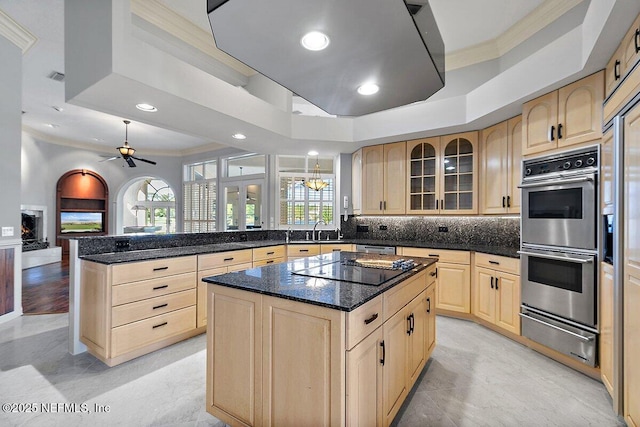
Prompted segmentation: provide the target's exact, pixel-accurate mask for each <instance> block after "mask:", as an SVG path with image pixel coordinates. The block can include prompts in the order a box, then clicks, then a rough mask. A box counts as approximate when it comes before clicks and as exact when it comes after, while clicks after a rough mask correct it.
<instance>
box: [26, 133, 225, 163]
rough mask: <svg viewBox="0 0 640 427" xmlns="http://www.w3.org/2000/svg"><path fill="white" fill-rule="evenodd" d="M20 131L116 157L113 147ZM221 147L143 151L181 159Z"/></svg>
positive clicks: (58, 143)
mask: <svg viewBox="0 0 640 427" xmlns="http://www.w3.org/2000/svg"><path fill="white" fill-rule="evenodd" d="M22 131H23V132H25V133H27V134H29V135H31V136H33V137H34V138H37V139H38V140H40V141H44V142H47V143H50V144H55V145H62V146H65V147H71V148H77V149H79V150H85V151H95V152H98V153H103V154H113V155H114V156H115V155H117V153H116V151H115V149H116V147H115V146H113V147H110V146H105V145H97V144H91V143H87V142H82V141H77V140H73V139H68V138H62V137H59V136H55V135H49V134H47V133H44V132H41V131H39V130H37V129H34V128H32V127H29V126H26V125H22ZM222 147H224V145H221V144H218V143H215V142H212V143H209V144H206V145H201V146H199V147H195V148H192V149H187V150H147V149H145V150H144V154H145V156H147V155H149V156H164V157H181V156H186V155H189V154H200V153H205V152H207V151H212V150H218V149H220V148H222Z"/></svg>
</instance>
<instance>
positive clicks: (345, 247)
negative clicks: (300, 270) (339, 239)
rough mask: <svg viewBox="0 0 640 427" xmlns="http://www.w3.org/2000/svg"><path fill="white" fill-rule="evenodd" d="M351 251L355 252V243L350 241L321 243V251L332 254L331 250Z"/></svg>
mask: <svg viewBox="0 0 640 427" xmlns="http://www.w3.org/2000/svg"><path fill="white" fill-rule="evenodd" d="M341 251H351V252H353V245H350V244H348V243H335V244H332V243H329V244H324V243H323V244H321V245H320V253H323V254H330V253H331V252H341Z"/></svg>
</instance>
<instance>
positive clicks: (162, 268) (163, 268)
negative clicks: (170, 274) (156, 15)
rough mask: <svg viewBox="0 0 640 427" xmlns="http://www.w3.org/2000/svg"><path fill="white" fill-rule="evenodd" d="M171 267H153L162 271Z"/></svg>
mask: <svg viewBox="0 0 640 427" xmlns="http://www.w3.org/2000/svg"><path fill="white" fill-rule="evenodd" d="M168 269H169V267H156V268H154V269H153V271H162V270H168Z"/></svg>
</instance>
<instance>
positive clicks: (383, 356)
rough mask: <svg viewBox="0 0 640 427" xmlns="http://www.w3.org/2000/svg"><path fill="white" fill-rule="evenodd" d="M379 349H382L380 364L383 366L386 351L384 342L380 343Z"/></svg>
mask: <svg viewBox="0 0 640 427" xmlns="http://www.w3.org/2000/svg"><path fill="white" fill-rule="evenodd" d="M380 347H382V359H380V364H381V365H382V366H384V359H385V358H386V351H385V349H384V341H381V342H380Z"/></svg>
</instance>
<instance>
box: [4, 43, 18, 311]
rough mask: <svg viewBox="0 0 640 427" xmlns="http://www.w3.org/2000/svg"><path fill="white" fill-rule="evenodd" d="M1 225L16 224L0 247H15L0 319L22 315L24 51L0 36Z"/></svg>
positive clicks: (11, 225)
mask: <svg viewBox="0 0 640 427" xmlns="http://www.w3.org/2000/svg"><path fill="white" fill-rule="evenodd" d="M0 58H2V65H0V82H2V84H0V147H2V155H1V156H0V200H2V208H0V226H2V227H13V236H5V237H2V235H0V248H2V249H5V248H6V249H9V248H13V249H14V260H15V261H14V266H13V268H14V271H15V275H14V280H13V284H14V304H13V306H14V311H13V312H12V313H9V314H5V315H4V316H0V321H3V320H8V319H9V318H13V317H15V316H17V315H20V314H22V292H21V290H22V268H21V266H22V262H21V259H22V257H21V255H20V254H21V250H22V246H21V241H20V223H21V220H20V128H21V126H22V118H21V111H22V110H21V109H22V50H21V49H20V48H19V47H17V46H16V45H14V44H13V43H11V42H10V41H9V40H7V39H6V38H4V37H0Z"/></svg>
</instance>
